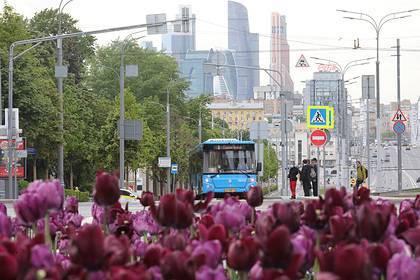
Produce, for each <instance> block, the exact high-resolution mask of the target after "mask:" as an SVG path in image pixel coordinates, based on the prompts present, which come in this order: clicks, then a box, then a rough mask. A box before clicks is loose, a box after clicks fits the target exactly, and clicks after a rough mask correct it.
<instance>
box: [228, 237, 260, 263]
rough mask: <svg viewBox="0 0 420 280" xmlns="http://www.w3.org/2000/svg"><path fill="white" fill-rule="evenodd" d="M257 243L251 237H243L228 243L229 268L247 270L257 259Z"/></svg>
mask: <svg viewBox="0 0 420 280" xmlns="http://www.w3.org/2000/svg"><path fill="white" fill-rule="evenodd" d="M258 249H259V246H258V243H257V242H256V241H255V240H254V239H253V238H252V237H245V238H243V239H241V240H236V241H234V242H233V243H231V244H230V246H229V250H228V254H227V263H228V266H229V267H230V268H233V269H235V270H239V271H249V270H250V269H251V267H252V266H253V265H254V264H255V262H256V261H257V259H258Z"/></svg>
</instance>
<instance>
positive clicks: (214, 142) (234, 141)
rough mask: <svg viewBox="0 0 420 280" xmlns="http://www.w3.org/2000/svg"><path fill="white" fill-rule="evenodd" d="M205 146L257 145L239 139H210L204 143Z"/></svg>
mask: <svg viewBox="0 0 420 280" xmlns="http://www.w3.org/2000/svg"><path fill="white" fill-rule="evenodd" d="M203 144H204V145H219V144H255V142H253V141H249V140H245V141H243V140H238V139H222V138H219V139H208V140H207V141H204V142H203Z"/></svg>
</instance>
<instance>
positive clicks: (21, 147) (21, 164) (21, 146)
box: [0, 139, 26, 178]
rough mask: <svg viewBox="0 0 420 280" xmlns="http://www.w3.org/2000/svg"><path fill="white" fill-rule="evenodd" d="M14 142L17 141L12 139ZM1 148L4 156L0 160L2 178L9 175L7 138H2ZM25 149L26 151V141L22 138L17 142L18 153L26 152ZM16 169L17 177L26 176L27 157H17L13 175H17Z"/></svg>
mask: <svg viewBox="0 0 420 280" xmlns="http://www.w3.org/2000/svg"><path fill="white" fill-rule="evenodd" d="M12 142H15V140H12ZM0 149H1V150H2V154H3V158H2V159H1V161H0V178H7V177H8V176H9V173H8V169H7V165H8V153H7V149H8V140H7V139H0ZM24 151H26V141H25V140H23V139H22V140H21V141H18V142H17V144H16V155H18V154H20V155H22V154H25V153H24ZM15 171H16V177H17V178H26V158H24V157H21V158H15V162H14V164H13V166H12V175H13V176H15Z"/></svg>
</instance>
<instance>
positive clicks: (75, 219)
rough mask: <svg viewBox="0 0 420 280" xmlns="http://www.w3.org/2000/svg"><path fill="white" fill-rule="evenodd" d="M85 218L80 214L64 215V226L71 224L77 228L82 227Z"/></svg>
mask: <svg viewBox="0 0 420 280" xmlns="http://www.w3.org/2000/svg"><path fill="white" fill-rule="evenodd" d="M82 221H83V216H82V215H79V214H75V213H73V212H68V213H65V214H64V224H65V225H66V226H68V225H69V224H73V225H74V226H75V227H76V228H79V227H81V226H82Z"/></svg>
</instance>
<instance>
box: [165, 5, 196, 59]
mask: <svg viewBox="0 0 420 280" xmlns="http://www.w3.org/2000/svg"><path fill="white" fill-rule="evenodd" d="M176 18H177V19H183V20H184V21H182V22H179V23H178V22H177V23H175V24H174V25H173V26H172V27H173V29H172V30H168V33H167V34H163V35H162V50H163V51H165V52H166V53H167V54H169V55H171V56H173V57H175V59H176V60H177V61H178V63H179V62H180V60H182V59H184V58H185V55H186V54H187V52H188V51H189V50H195V15H194V14H192V13H191V7H190V6H180V7H179V14H178V15H177V16H176Z"/></svg>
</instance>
